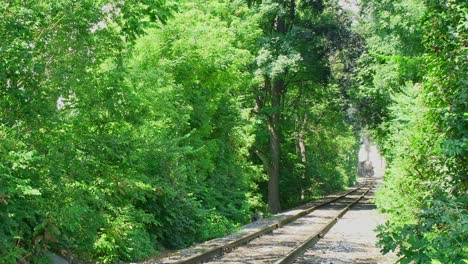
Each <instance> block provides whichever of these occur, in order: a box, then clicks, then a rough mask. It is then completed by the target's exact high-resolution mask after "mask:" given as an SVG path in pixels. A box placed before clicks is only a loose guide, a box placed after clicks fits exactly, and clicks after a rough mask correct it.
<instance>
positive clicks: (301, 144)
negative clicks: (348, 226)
mask: <svg viewBox="0 0 468 264" xmlns="http://www.w3.org/2000/svg"><path fill="white" fill-rule="evenodd" d="M360 10H361V11H360V13H359V14H353V13H352V12H351V11H349V10H346V9H343V8H342V3H340V2H338V1H334V0H310V1H299V0H298V1H295V0H291V1H285V0H264V1H262V0H245V1H244V0H232V1H228V0H210V1H209V0H195V1H188V0H181V1H165V0H126V1H113V2H112V1H111V2H110V1H104V0H100V1H95V0H93V1H91V0H81V1H75V0H64V1H53V0H43V1H2V2H1V3H0V14H1V16H0V39H1V40H2V41H1V42H0V84H1V86H0V261H1V262H5V263H15V262H34V263H37V262H41V261H44V262H46V261H47V258H46V257H45V255H46V254H47V252H55V253H58V254H61V255H65V256H70V255H73V256H74V257H75V258H78V259H79V260H80V261H82V262H100V263H101V262H102V263H115V262H119V261H135V260H142V259H145V258H148V257H151V256H155V255H157V254H158V251H160V250H163V249H176V248H182V247H185V246H188V245H190V244H192V243H195V242H200V241H203V240H207V239H210V238H214V237H219V236H223V235H225V234H228V233H230V232H232V231H235V230H236V228H237V227H239V226H240V225H241V224H244V223H247V222H248V221H249V220H250V216H251V215H252V214H253V213H255V212H262V213H264V214H266V215H267V214H268V213H269V212H270V213H277V212H279V211H281V210H284V209H287V208H291V207H294V206H296V205H299V204H301V203H304V202H306V201H309V200H311V199H314V198H317V197H319V196H321V195H324V194H327V193H330V192H333V191H336V190H340V189H343V188H345V187H347V186H350V185H352V184H354V183H355V181H356V165H357V151H358V148H359V139H360V135H361V132H362V130H363V129H365V130H366V131H368V133H370V134H371V135H372V136H373V138H374V139H375V140H376V141H377V142H378V143H379V145H380V146H381V148H382V150H383V152H384V154H385V155H386V157H387V159H388V161H389V163H390V166H389V170H388V173H387V175H386V178H385V180H386V182H385V185H384V187H383V190H382V192H381V195H380V196H379V197H378V199H377V203H378V205H379V207H380V208H381V209H382V210H383V211H385V212H387V213H388V214H389V220H388V222H387V223H386V224H385V225H384V226H382V227H380V235H379V236H380V243H381V245H382V246H383V247H384V251H388V250H397V251H398V254H399V255H400V256H401V261H402V262H403V263H409V262H410V261H416V262H418V263H428V262H432V263H458V262H461V261H463V260H464V259H465V260H466V257H465V256H466V255H467V251H468V248H467V246H466V245H465V244H463V241H467V240H468V239H467V235H466V229H467V227H468V223H467V217H466V215H467V212H466V195H465V194H466V191H467V189H466V175H467V166H466V165H467V164H466V151H467V139H466V135H467V131H468V128H467V119H468V113H467V112H468V111H467V100H466V98H467V89H466V73H467V69H466V64H467V63H466V56H467V50H466V46H467V45H466V44H467V43H466V36H467V29H468V22H467V21H466V18H467V16H468V15H467V4H466V3H465V2H463V1H455V0H449V1H439V0H426V1H417V0H409V1H404V0H395V1H389V0H363V1H361V3H360Z"/></svg>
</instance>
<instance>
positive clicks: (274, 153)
mask: <svg viewBox="0 0 468 264" xmlns="http://www.w3.org/2000/svg"><path fill="white" fill-rule="evenodd" d="M283 90H284V81H282V80H275V81H274V82H273V85H272V86H271V107H272V108H273V113H272V114H271V116H270V118H269V122H268V133H269V136H270V155H271V167H270V170H269V181H268V206H269V209H270V212H271V213H278V212H280V211H281V205H280V199H279V197H280V196H279V195H280V193H279V178H280V164H281V162H280V161H281V142H280V133H281V124H280V122H281V94H282V92H283Z"/></svg>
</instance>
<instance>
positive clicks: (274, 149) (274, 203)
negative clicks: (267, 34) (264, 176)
mask: <svg viewBox="0 0 468 264" xmlns="http://www.w3.org/2000/svg"><path fill="white" fill-rule="evenodd" d="M280 4H282V5H283V7H284V8H286V7H287V1H280ZM289 8H290V10H289V11H290V12H289V14H288V15H289V16H290V17H289V20H291V21H290V23H291V25H292V21H293V20H294V15H295V0H290V6H289ZM287 31H288V26H287V25H286V16H285V15H282V16H279V17H277V18H276V33H280V34H286V33H287ZM265 90H267V91H269V92H270V94H271V107H272V113H271V114H270V115H269V118H268V121H267V127H268V134H269V137H270V159H271V160H270V163H269V164H268V167H267V172H268V176H269V180H268V207H269V209H270V212H271V213H274V214H275V213H278V212H280V211H281V205H280V191H279V180H280V166H281V141H280V136H281V99H282V96H283V93H284V91H285V82H284V78H277V79H275V80H272V81H270V80H269V79H268V78H266V79H265Z"/></svg>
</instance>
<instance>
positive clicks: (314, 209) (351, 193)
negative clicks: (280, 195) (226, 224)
mask: <svg viewBox="0 0 468 264" xmlns="http://www.w3.org/2000/svg"><path fill="white" fill-rule="evenodd" d="M371 188H372V182H370V181H369V180H368V181H366V182H365V183H363V184H361V185H360V186H358V187H356V188H352V189H350V190H348V191H346V192H344V193H340V194H338V195H334V196H328V197H327V198H325V199H322V200H320V201H318V202H313V203H309V204H306V205H304V206H301V207H298V208H296V209H293V210H291V211H288V212H285V213H283V214H281V215H278V216H275V217H272V219H266V220H264V221H262V223H260V224H258V225H257V226H255V225H253V226H254V227H253V228H249V225H247V226H246V228H244V230H243V231H242V232H240V233H238V234H235V235H232V236H228V237H226V238H221V239H215V240H212V241H208V242H207V243H205V244H202V245H201V246H199V247H198V248H197V247H195V248H192V249H191V250H190V249H189V250H186V251H185V252H184V251H182V252H180V253H179V254H176V255H174V256H171V257H169V258H165V259H162V260H159V261H157V262H156V263H180V264H182V263H185V264H189V263H291V262H292V261H293V260H294V259H295V258H296V257H297V256H299V255H300V254H302V252H303V251H304V250H305V249H306V248H308V247H310V246H311V245H313V244H315V243H316V242H317V241H318V240H319V239H320V238H321V237H323V235H324V234H325V233H326V232H327V231H328V230H329V229H330V228H331V227H332V226H333V225H334V224H335V223H336V221H337V219H338V218H340V217H341V216H343V215H344V214H345V213H346V211H347V210H348V209H349V208H350V207H351V206H352V205H354V204H356V203H357V202H359V200H361V199H362V198H363V197H364V196H365V195H366V194H367V193H368V192H369V191H370V190H371ZM153 263H154V262H153Z"/></svg>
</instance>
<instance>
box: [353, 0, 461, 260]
mask: <svg viewBox="0 0 468 264" xmlns="http://www.w3.org/2000/svg"><path fill="white" fill-rule="evenodd" d="M467 7H468V6H467V2H466V1H456V0H449V1H438V0H435V1H408V0H404V1H403V0H401V1H385V0H367V1H362V15H363V16H362V18H363V20H362V21H361V22H360V24H359V26H358V30H359V31H360V32H361V33H362V34H363V36H364V38H365V39H366V52H364V53H363V55H362V56H361V58H360V60H359V63H358V65H359V70H358V72H359V74H358V75H357V76H356V77H357V80H358V82H359V89H358V90H357V91H356V94H355V97H356V98H358V101H359V108H360V110H361V111H360V113H361V114H362V116H363V117H362V119H363V120H365V121H366V122H367V125H368V126H369V127H370V128H373V131H374V136H375V138H377V139H378V140H379V142H380V144H381V146H382V147H383V150H384V152H385V155H386V157H387V159H388V160H389V161H390V167H389V169H388V172H387V174H386V176H385V184H384V186H383V189H382V191H381V192H380V194H379V196H378V197H377V202H378V205H379V207H380V208H381V209H382V210H383V211H385V212H387V213H388V214H389V216H390V218H389V219H388V221H387V223H386V224H385V225H383V226H381V227H380V229H379V230H380V234H379V237H380V245H382V246H383V247H384V252H388V251H390V250H393V251H397V252H398V254H399V256H400V257H401V259H400V261H401V262H402V263H414V262H415V263H462V262H463V261H465V262H466V261H467V257H466V256H467V255H468V247H467V245H466V242H465V241H467V240H468V236H467V233H466V230H467V228H468V218H467V217H468V212H467V210H466V205H467V200H466V199H467V198H466V193H467V175H468V170H467V162H466V156H467V150H468V144H467V134H468V126H467V121H468V119H467V113H468V104H467V100H466V99H467V96H468V89H466V84H467V79H466V77H467V72H468V69H467V61H466V51H467V50H466V48H467V47H466V44H467V42H466V41H467V30H468V24H467V20H466V19H467V17H468V13H467Z"/></svg>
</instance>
